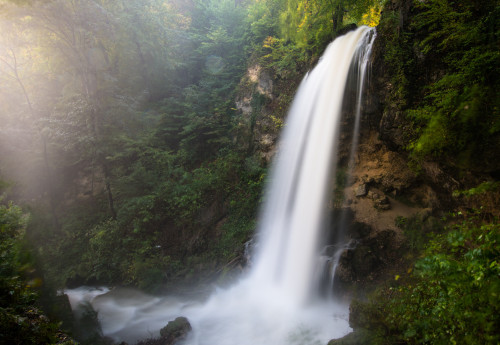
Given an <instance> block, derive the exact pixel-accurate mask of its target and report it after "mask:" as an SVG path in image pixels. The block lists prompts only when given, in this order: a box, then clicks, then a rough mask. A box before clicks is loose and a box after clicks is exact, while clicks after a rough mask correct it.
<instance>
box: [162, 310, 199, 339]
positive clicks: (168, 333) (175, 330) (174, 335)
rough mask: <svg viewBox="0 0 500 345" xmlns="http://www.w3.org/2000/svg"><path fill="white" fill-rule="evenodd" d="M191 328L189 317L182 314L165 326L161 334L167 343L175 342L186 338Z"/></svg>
mask: <svg viewBox="0 0 500 345" xmlns="http://www.w3.org/2000/svg"><path fill="white" fill-rule="evenodd" d="M191 329H192V328H191V324H190V323H189V321H188V319H187V318H185V317H183V316H180V317H178V318H176V319H175V320H174V321H170V322H169V323H168V324H167V325H166V326H165V327H163V328H162V329H161V330H160V335H161V337H162V338H163V339H165V340H166V344H174V342H175V341H177V340H180V339H183V338H185V337H186V335H187V334H188V333H189V332H190V331H191Z"/></svg>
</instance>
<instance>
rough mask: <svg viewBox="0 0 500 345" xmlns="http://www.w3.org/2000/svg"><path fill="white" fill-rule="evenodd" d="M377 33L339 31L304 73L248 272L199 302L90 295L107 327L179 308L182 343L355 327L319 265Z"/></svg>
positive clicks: (298, 338)
mask: <svg viewBox="0 0 500 345" xmlns="http://www.w3.org/2000/svg"><path fill="white" fill-rule="evenodd" d="M370 32H372V30H371V29H369V28H367V27H361V28H359V29H357V30H355V31H352V32H349V33H348V34H346V35H344V36H342V37H339V38H337V39H336V40H335V41H334V42H332V43H331V44H330V45H329V46H328V48H327V49H326V51H325V53H324V55H323V57H322V58H321V59H320V61H319V62H318V64H317V66H316V67H315V68H314V69H313V70H312V71H311V72H310V73H309V74H308V75H307V76H306V77H305V78H304V80H303V81H302V83H301V85H300V87H299V90H298V92H297V95H296V97H295V100H294V102H293V104H292V107H291V109H290V112H289V115H288V117H287V121H286V126H285V129H284V132H283V135H282V139H281V144H280V148H281V150H280V152H279V154H278V156H277V158H276V162H275V164H274V165H273V168H272V172H271V174H270V181H269V188H268V191H267V193H266V196H265V200H266V201H265V203H264V206H263V209H262V212H261V213H262V214H261V218H260V219H261V221H260V225H259V229H258V232H257V237H256V242H257V245H256V246H255V252H254V253H253V255H252V257H254V258H255V259H254V262H253V264H252V267H251V269H250V272H248V274H247V275H246V276H244V277H242V278H241V279H240V281H239V282H237V283H236V284H235V285H234V286H232V287H230V288H227V289H220V290H217V291H215V292H214V293H213V294H212V295H211V297H210V298H209V299H208V300H207V301H205V302H202V303H201V302H194V301H185V300H181V299H179V298H163V299H159V298H158V297H154V298H153V297H151V300H150V301H149V302H148V301H146V297H145V296H144V295H143V294H140V296H139V295H138V297H137V296H136V297H133V296H131V297H130V298H124V295H125V294H126V293H125V292H123V291H121V292H120V293H119V294H118V297H117V296H113V291H111V292H109V293H107V294H103V295H100V296H98V297H95V298H94V299H93V300H92V301H91V303H92V305H93V306H94V308H95V309H96V310H97V311H98V312H99V315H100V321H101V323H102V330H103V333H104V334H105V335H107V336H110V337H112V338H114V339H116V340H126V341H127V342H133V341H136V340H138V339H143V338H147V337H150V336H154V335H157V334H158V332H159V329H160V328H161V327H163V326H164V325H165V324H166V322H167V321H169V320H173V319H174V318H176V317H177V316H185V317H187V318H188V319H189V321H190V323H191V325H192V328H193V331H192V332H191V333H190V335H189V336H188V338H187V339H185V341H184V342H183V344H185V345H214V344H218V345H255V344H259V345H285V344H287V345H289V344H297V345H299V344H300V345H308V344H311V345H312V344H326V342H328V340H329V339H332V338H339V337H342V336H343V335H345V334H347V333H349V332H350V331H351V329H350V328H349V325H348V306H347V305H345V304H342V303H340V302H338V301H335V300H334V299H326V300H320V299H319V297H318V292H317V291H316V290H317V286H315V284H314V274H315V271H316V270H317V269H316V267H315V266H316V265H317V263H318V258H319V255H320V245H321V237H322V236H321V235H322V231H323V230H324V229H323V228H324V225H325V224H324V223H325V222H324V216H325V213H326V211H327V207H326V206H327V202H328V199H329V196H330V194H331V188H330V187H331V182H332V181H331V180H332V176H335V166H334V163H335V162H336V160H337V146H338V141H339V140H338V137H339V127H340V118H341V112H342V103H343V97H344V91H345V87H346V82H347V78H348V74H349V71H350V69H351V66H352V64H353V60H354V58H355V56H362V55H364V56H366V54H361V53H359V51H360V50H362V49H364V47H365V46H366V45H367V41H370V40H369V39H367V37H368V36H370ZM363 78H364V77H363ZM356 122H358V121H356ZM71 293H72V292H71V291H69V292H68V294H69V295H70V299H75V298H76V297H75V296H72V295H71ZM127 293H130V292H127ZM135 294H137V293H135ZM138 300H140V303H139V302H138Z"/></svg>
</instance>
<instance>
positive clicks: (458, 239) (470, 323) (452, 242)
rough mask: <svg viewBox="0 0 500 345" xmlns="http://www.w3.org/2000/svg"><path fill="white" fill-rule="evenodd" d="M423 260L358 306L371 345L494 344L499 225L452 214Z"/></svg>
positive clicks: (499, 302)
mask: <svg viewBox="0 0 500 345" xmlns="http://www.w3.org/2000/svg"><path fill="white" fill-rule="evenodd" d="M456 217H458V218H457V219H456V221H455V222H454V224H452V225H449V226H448V227H447V228H445V229H444V230H443V231H442V232H441V233H436V234H434V235H433V236H432V238H431V240H430V241H429V242H428V243H427V246H426V248H425V250H424V251H423V256H422V258H421V259H419V260H418V261H417V262H416V263H415V265H414V267H413V268H412V269H410V270H409V271H408V272H411V273H401V276H399V275H398V276H396V280H395V281H394V282H393V283H392V284H391V285H392V286H390V287H387V288H384V289H381V290H380V291H379V292H377V293H376V295H375V296H374V297H373V299H372V300H371V303H370V304H366V303H360V302H357V303H356V304H355V305H354V308H357V309H359V310H358V311H357V312H358V313H361V314H364V315H365V316H364V317H363V320H362V321H361V322H360V321H359V320H358V321H357V322H359V323H360V324H358V325H356V326H360V327H362V328H366V329H369V330H370V331H371V332H373V334H374V335H372V337H373V338H374V343H376V344H497V343H498V342H499V341H500V338H499V334H498V327H499V326H500V324H499V319H498V313H499V311H500V296H499V294H498V291H499V289H500V264H499V262H500V224H499V223H498V220H494V221H492V222H490V221H488V222H485V221H484V220H483V219H482V214H467V215H463V214H460V215H457V216H456Z"/></svg>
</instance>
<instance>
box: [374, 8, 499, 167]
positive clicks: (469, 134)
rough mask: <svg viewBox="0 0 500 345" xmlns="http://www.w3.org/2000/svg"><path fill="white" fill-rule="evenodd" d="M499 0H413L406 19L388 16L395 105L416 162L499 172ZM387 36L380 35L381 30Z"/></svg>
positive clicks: (389, 58) (388, 53)
mask: <svg viewBox="0 0 500 345" xmlns="http://www.w3.org/2000/svg"><path fill="white" fill-rule="evenodd" d="M499 9H500V4H499V2H498V1H488V2H479V1H474V0H470V1H469V0H467V1H448V0H431V1H414V2H413V4H412V5H411V10H410V11H411V13H412V15H411V17H409V18H408V19H407V20H406V19H404V21H403V18H401V17H400V15H399V14H398V13H395V12H394V13H393V12H388V13H386V14H385V16H384V19H383V23H381V24H382V25H383V26H384V29H385V28H391V29H390V30H393V32H392V34H391V40H392V43H391V44H390V45H389V46H388V47H387V55H386V61H387V63H388V65H389V66H390V68H391V69H392V74H393V81H392V84H393V91H392V95H391V97H392V105H391V106H396V107H398V108H399V109H400V110H401V111H403V112H404V114H405V115H406V117H407V118H408V119H409V121H410V123H411V125H410V126H408V127H407V128H406V129H407V133H405V134H406V137H407V149H408V151H409V152H410V154H411V156H412V158H413V159H414V160H416V161H421V160H423V159H436V158H440V159H444V160H446V161H447V162H448V164H450V165H453V166H455V167H459V168H462V169H468V170H477V169H476V167H478V166H479V165H480V166H481V169H483V170H484V171H487V170H490V171H495V170H498V165H497V164H496V163H495V162H492V161H491V159H489V157H491V156H494V155H495V152H496V150H497V149H498V147H499V145H500V131H499V128H500V113H499V109H500V108H499V105H500V104H499V97H498V91H497V90H498V89H499V88H500V85H499V80H500V78H499V76H500V68H499V63H498V61H499V60H500V55H499V51H498V44H499V42H500V25H499V24H500V23H499V20H498V18H499V11H500V10H499ZM384 32H385V31H384Z"/></svg>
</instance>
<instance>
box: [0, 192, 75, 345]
mask: <svg viewBox="0 0 500 345" xmlns="http://www.w3.org/2000/svg"><path fill="white" fill-rule="evenodd" d="M27 220H28V217H27V215H26V214H25V213H23V211H22V210H21V208H20V207H19V206H17V205H14V204H13V203H12V202H6V201H5V200H4V196H1V197H0V258H1V261H0V343H2V344H40V343H44V344H55V343H58V344H73V343H74V342H73V341H72V340H64V339H67V338H66V337H65V336H64V334H63V333H61V332H60V331H59V324H58V323H54V322H51V321H50V320H49V319H48V318H47V317H46V316H45V315H44V314H43V312H42V311H40V309H39V307H38V306H37V305H36V304H35V302H36V300H37V295H38V291H37V290H36V288H37V287H38V286H39V285H40V283H41V282H40V279H39V278H36V277H35V276H34V275H33V271H34V269H33V262H32V260H31V257H30V255H29V251H28V249H27V248H26V243H25V241H24V236H25V228H26V222H27Z"/></svg>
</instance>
